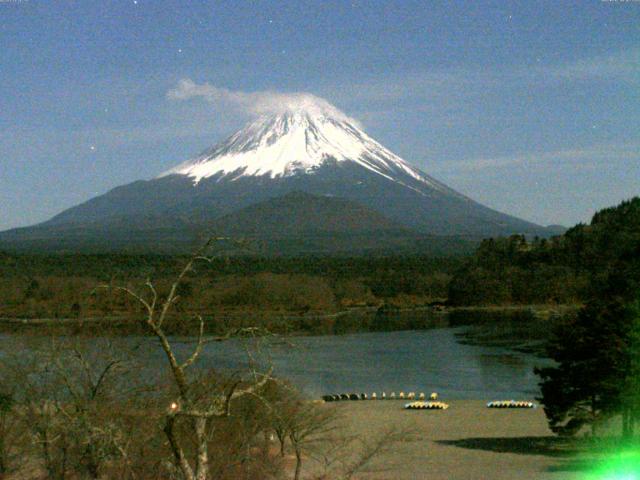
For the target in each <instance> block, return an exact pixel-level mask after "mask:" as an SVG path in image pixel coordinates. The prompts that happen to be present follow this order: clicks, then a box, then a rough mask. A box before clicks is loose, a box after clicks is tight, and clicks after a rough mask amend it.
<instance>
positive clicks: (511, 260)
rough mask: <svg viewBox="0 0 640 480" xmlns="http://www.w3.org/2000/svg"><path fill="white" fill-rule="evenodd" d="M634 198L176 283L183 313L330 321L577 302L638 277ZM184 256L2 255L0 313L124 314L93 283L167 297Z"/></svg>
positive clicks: (219, 269)
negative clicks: (440, 308)
mask: <svg viewBox="0 0 640 480" xmlns="http://www.w3.org/2000/svg"><path fill="white" fill-rule="evenodd" d="M638 259H640V198H634V199H632V200H629V201H626V202H623V203H621V204H620V205H618V206H616V207H612V208H607V209H604V210H602V211H600V212H598V213H596V214H595V215H594V217H593V219H592V222H591V224H589V225H584V224H580V225H577V226H575V227H573V228H571V229H570V230H568V231H567V232H566V233H565V234H564V235H561V236H557V237H554V238H551V239H540V238H535V239H529V240H528V239H526V238H525V237H523V236H519V235H516V236H512V237H509V238H498V239H489V240H484V241H483V242H482V243H481V244H480V245H479V247H478V248H477V250H476V252H475V253H474V254H473V255H471V256H467V257H461V256H452V257H448V258H446V257H429V256H417V255H414V256H397V257H369V258H367V257H352V258H345V257H311V256H305V257H298V258H293V257H271V258H270V257H255V256H231V257H228V258H224V257H220V258H215V259H214V260H213V261H212V262H210V263H200V264H199V265H198V267H197V269H196V271H195V272H193V273H192V274H191V275H189V277H188V278H187V279H186V281H185V282H184V283H183V284H182V285H181V286H180V295H181V300H180V304H179V307H178V308H180V309H182V310H183V311H184V312H200V313H203V314H214V313H215V314H220V313H223V314H224V313H225V312H227V311H233V312H234V313H238V312H246V313H250V314H253V313H256V312H261V313H265V312H275V313H283V312H286V313H295V314H301V313H311V314H313V313H316V312H317V313H331V312H336V311H341V310H345V309H348V308H350V307H380V306H390V307H415V306H423V305H427V304H429V303H432V302H444V301H448V302H449V304H451V305H470V306H474V305H518V304H521V305H527V304H581V303H583V302H584V301H585V300H586V299H588V298H589V297H590V295H591V293H592V292H593V290H594V289H596V290H598V289H600V288H601V283H602V281H604V280H603V279H607V284H608V285H610V284H611V282H612V278H613V279H615V277H616V275H617V276H618V277H619V278H620V284H624V285H626V284H627V283H628V282H627V283H625V282H626V280H625V279H628V278H630V277H632V278H640V276H638V275H637V273H638V270H639V269H640V267H639V266H638V262H639V260H638ZM186 260H187V257H184V256H175V255H144V254H66V255H63V254H50V255H46V254H41V255H38V254H26V253H24V254H16V253H2V252H0V317H27V318H68V317H91V316H115V315H128V314H132V313H136V312H137V310H136V309H137V308H138V307H137V306H136V305H135V304H134V302H132V301H131V300H130V299H127V298H126V297H125V296H124V295H114V294H106V292H104V291H98V292H93V293H92V291H94V289H95V287H96V286H98V285H128V286H130V287H134V288H138V289H140V288H143V287H144V283H145V281H146V279H148V278H149V279H152V280H153V281H154V282H155V284H156V285H157V286H159V288H160V289H161V291H162V289H163V288H164V289H167V288H168V286H169V285H170V283H171V281H173V280H174V279H175V276H176V275H177V274H178V272H179V271H180V269H181V268H182V266H183V265H184V263H185V261H186Z"/></svg>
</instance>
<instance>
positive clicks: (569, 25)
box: [0, 0, 640, 229]
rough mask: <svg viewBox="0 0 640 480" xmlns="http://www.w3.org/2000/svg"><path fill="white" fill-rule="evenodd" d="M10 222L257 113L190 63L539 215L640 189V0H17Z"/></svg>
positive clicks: (180, 152) (473, 192) (4, 124)
mask: <svg viewBox="0 0 640 480" xmlns="http://www.w3.org/2000/svg"><path fill="white" fill-rule="evenodd" d="M0 48H1V52H2V53H1V54H0V229H6V228H11V227H16V226H23V225H29V224H33V223H35V222H39V221H43V220H46V219H47V218H49V217H50V216H52V215H54V214H56V213H58V212H60V211H61V210H63V209H65V208H68V207H70V206H73V205H75V204H78V203H80V202H82V201H85V200H87V199H89V198H91V197H93V196H95V195H98V194H101V193H104V192H106V191H107V190H109V189H111V188H113V187H115V186H118V185H121V184H124V183H129V182H131V181H134V180H137V179H147V178H152V177H154V176H156V175H158V174H159V173H161V172H162V171H164V170H166V169H168V168H169V167H171V166H173V165H175V164H177V163H179V162H181V161H183V160H186V159H187V158H189V157H191V156H193V155H195V154H196V153H198V152H200V151H201V150H203V149H204V148H206V147H208V146H210V145H212V144H214V143H216V142H217V141H219V140H221V139H222V138H223V137H225V136H226V135H228V134H230V133H232V132H233V131H235V130H236V129H238V128H240V127H241V126H242V125H243V124H244V122H246V121H247V120H248V118H249V115H250V112H249V111H243V110H242V109H241V108H237V106H236V108H233V106H232V105H229V104H228V102H227V103H225V102H224V101H221V102H218V103H216V102H214V103H211V102H205V101H202V100H201V99H191V100H184V101H179V100H175V99H172V98H171V96H170V95H168V92H169V91H171V90H172V89H175V88H176V86H177V85H178V82H179V81H180V80H181V79H191V80H192V81H193V82H195V83H196V84H204V83H208V84H210V85H213V86H216V87H220V88H225V89H228V90H229V91H231V93H233V92H245V93H250V92H263V91H277V92H283V93H288V92H310V93H313V94H314V95H317V96H320V97H323V98H325V99H327V100H328V101H329V102H331V103H333V104H334V105H336V106H337V107H338V108H340V109H341V110H343V111H344V112H345V113H347V114H348V115H350V116H352V117H354V118H356V119H358V120H359V121H360V122H361V123H362V124H363V125H364V127H365V129H366V131H367V132H368V133H369V134H370V135H372V136H373V137H374V138H376V139H377V140H379V141H380V142H381V143H383V144H384V145H385V146H387V147H388V148H390V149H391V150H392V151H394V152H395V153H397V154H399V155H401V156H402V157H403V158H405V159H406V160H408V161H409V162H411V163H413V164H415V165H417V166H418V167H420V168H422V169H423V170H425V171H426V172H427V173H429V174H431V175H432V176H435V177H436V178H438V179H439V180H442V181H444V182H445V183H447V184H448V185H450V186H452V187H453V188H456V189H457V190H459V191H461V192H462V193H464V194H466V195H468V196H470V197H472V198H474V199H476V200H478V201H480V202H482V203H485V204H486V205H488V206H491V207H493V208H496V209H498V210H501V211H504V212H507V213H510V214H514V215H517V216H520V217H522V218H525V219H527V220H532V221H535V222H538V223H541V224H552V223H560V224H564V225H571V224H574V223H576V222H579V221H588V220H589V218H590V216H591V215H592V214H593V212H594V211H595V210H597V209H599V208H602V207H605V206H609V205H612V204H615V203H617V202H619V201H621V200H623V199H625V198H629V197H631V196H633V195H638V194H640V128H639V126H640V1H621V0H618V1H601V0H582V1H578V2H570V1H550V2H546V1H540V2H538V1H522V2H487V1H468V2H444V1H443V2H426V1H424V2H413V1H409V0H403V1H396V2H390V1H379V2H377V1H367V2H365V1H360V0H353V1H344V2H335V1H323V2H319V1H311V2H305V1H295V2H294V1H290V2H276V1H271V2H268V1H246V2H243V1H233V2H232V1H229V2H204V1H202V2H198V1H189V2H186V1H178V0H176V1H165V0H121V1H109V0H101V1H82V2H70V1H69V2H67V1H63V0H53V1H51V0H48V1H45V0H0Z"/></svg>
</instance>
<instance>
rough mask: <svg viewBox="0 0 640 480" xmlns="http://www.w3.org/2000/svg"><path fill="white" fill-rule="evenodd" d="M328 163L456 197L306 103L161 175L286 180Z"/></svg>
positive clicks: (336, 114) (335, 113) (340, 119)
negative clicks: (351, 165) (345, 164)
mask: <svg viewBox="0 0 640 480" xmlns="http://www.w3.org/2000/svg"><path fill="white" fill-rule="evenodd" d="M329 161H334V162H338V163H341V162H352V163H355V164H357V165H359V166H361V167H363V168H366V169H367V170H369V171H371V172H374V173H376V174H378V175H380V176H382V177H385V178H387V179H388V180H391V181H394V182H397V183H400V184H403V185H405V186H407V187H408V188H411V189H414V190H415V187H414V186H410V185H408V184H407V182H406V176H408V177H410V178H411V179H413V180H414V181H417V182H419V183H421V184H425V185H426V186H428V187H429V188H432V189H436V190H439V191H441V192H447V193H455V192H453V191H452V190H451V189H449V188H448V187H446V186H445V185H444V184H442V183H440V182H438V181H437V180H435V179H433V178H431V177H429V176H428V175H426V174H424V173H422V172H421V171H419V170H418V169H416V168H414V167H413V166H411V165H410V164H408V163H407V162H405V161H404V160H403V159H401V158H400V157H398V156H397V155H395V154H393V153H392V152H391V151H389V150H388V149H386V148H385V147H383V146H382V145H380V144H379V143H378V142H376V141H375V140H373V139H372V138H371V137H369V136H368V135H367V134H366V133H365V132H364V131H362V129H361V128H359V127H358V126H357V122H356V121H354V120H352V119H350V118H348V117H347V116H346V115H344V114H343V113H342V112H340V111H339V110H337V109H335V107H332V106H330V105H328V104H327V105H324V104H318V103H314V102H312V101H310V100H308V99H307V101H305V102H301V103H300V104H299V105H297V106H293V107H290V108H289V109H287V111H285V112H283V113H280V114H277V115H274V116H263V117H261V118H259V119H258V120H256V121H254V122H253V123H250V124H249V125H247V126H246V127H245V128H243V129H242V130H240V131H239V132H237V133H235V134H234V135H232V136H231V137H229V138H228V139H227V140H225V141H223V142H222V143H220V144H218V145H216V146H214V147H213V148H211V149H209V150H207V151H205V152H203V153H202V154H201V155H200V156H198V157H196V158H195V159H193V160H189V161H187V162H185V163H182V164H180V165H178V166H177V167H174V168H172V169H171V170H169V171H167V172H164V173H163V174H162V175H160V177H163V176H167V175H171V174H179V175H186V176H188V177H190V178H193V180H194V184H197V183H199V182H200V181H201V180H202V179H206V178H210V177H216V179H217V180H218V181H221V180H228V181H233V180H237V179H239V178H241V177H247V176H265V175H266V176H268V177H269V178H276V177H288V176H292V175H298V174H313V173H314V172H315V171H316V170H317V169H318V168H320V167H321V166H323V165H325V164H326V163H327V162H329ZM403 177H404V178H403Z"/></svg>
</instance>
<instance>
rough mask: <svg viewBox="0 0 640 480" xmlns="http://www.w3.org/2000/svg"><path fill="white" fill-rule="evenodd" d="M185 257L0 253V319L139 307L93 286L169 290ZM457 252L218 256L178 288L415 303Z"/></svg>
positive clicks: (240, 306) (194, 298)
mask: <svg viewBox="0 0 640 480" xmlns="http://www.w3.org/2000/svg"><path fill="white" fill-rule="evenodd" d="M186 260H187V259H186V257H181V256H163V255H118V254H104V255H97V254H96V255H82V254H80V255H77V254H74V255H71V254H69V255H35V254H8V253H0V317H26V318H69V317H92V316H114V315H128V314H133V313H137V310H138V308H139V307H138V306H137V305H135V303H134V302H132V301H131V300H130V299H128V298H126V296H124V295H118V294H114V293H113V292H112V293H108V292H106V291H103V290H97V291H94V289H95V288H96V287H97V286H98V285H114V286H115V285H128V286H130V287H132V288H136V289H143V288H144V283H145V281H146V279H147V278H149V279H152V280H153V281H154V282H155V284H156V285H157V286H158V287H159V288H160V290H161V293H162V290H163V289H165V290H166V289H167V288H168V287H169V285H170V283H171V282H172V281H173V280H174V279H175V276H176V275H177V274H178V272H179V270H180V269H181V268H182V267H183V266H184V263H185V261H186ZM462 263H463V259H462V258H458V257H452V258H430V257H420V256H412V257H380V258H362V257H357V258H324V257H323V258H314V257H302V258H256V257H231V258H216V259H214V260H213V261H212V262H211V263H206V262H203V263H200V264H198V266H197V268H196V270H195V271H194V272H193V273H192V274H190V275H189V277H188V278H187V279H186V281H185V282H184V283H183V284H182V285H181V286H180V296H181V300H180V302H179V306H178V308H180V309H182V310H183V311H188V312H202V313H206V314H208V313H224V312H225V311H226V310H230V311H234V312H238V311H246V312H247V313H252V312H256V311H258V310H260V311H261V312H265V311H266V312H268V311H272V312H290V313H291V312H293V313H313V312H323V313H327V312H335V311H339V310H343V309H345V308H349V307H364V306H376V307H377V306H381V305H390V306H416V305H424V304H427V303H429V302H433V301H443V300H445V299H446V295H447V289H448V285H449V280H450V279H451V275H452V273H453V272H454V271H455V270H457V269H459V268H460V266H461V265H462Z"/></svg>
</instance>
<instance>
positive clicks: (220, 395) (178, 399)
mask: <svg viewBox="0 0 640 480" xmlns="http://www.w3.org/2000/svg"><path fill="white" fill-rule="evenodd" d="M222 240H229V239H227V238H221V237H214V238H211V239H210V240H209V241H208V242H207V243H206V244H205V245H204V246H203V247H202V248H200V249H199V250H198V251H197V252H196V253H195V254H194V255H193V256H192V257H191V258H189V260H188V261H187V262H186V265H185V266H184V268H183V269H182V270H181V271H180V273H179V274H178V276H177V278H176V280H175V281H174V282H173V283H172V284H171V287H170V289H169V293H168V294H167V295H166V296H165V297H164V298H161V296H160V295H159V294H158V292H157V290H156V288H155V286H154V285H153V283H152V282H151V281H150V280H147V282H146V288H147V293H140V292H137V291H134V290H133V289H131V288H129V287H124V286H119V287H115V289H116V290H118V291H121V292H124V293H125V294H126V295H128V296H130V297H132V298H133V299H135V300H136V301H137V302H138V303H139V304H140V305H141V306H142V307H143V308H144V311H145V315H144V317H143V319H142V320H141V322H142V323H143V325H144V326H145V327H146V329H147V330H148V331H149V332H150V333H152V334H153V335H154V336H155V337H156V338H157V339H158V340H159V342H160V346H161V348H162V350H163V352H164V354H165V358H166V361H167V363H168V365H169V369H170V372H171V378H172V382H173V385H174V387H175V389H176V396H175V398H174V399H173V400H172V401H171V402H170V403H169V405H168V406H167V408H166V411H165V413H164V428H163V431H164V433H165V435H166V437H167V440H168V441H169V447H170V449H171V453H172V455H173V457H174V462H175V465H176V467H177V469H178V470H179V471H180V473H181V475H182V477H183V478H184V480H208V479H209V478H210V465H209V450H208V433H207V431H208V427H209V425H210V423H211V420H212V419H214V418H220V417H227V416H229V415H230V412H231V404H232V402H233V401H234V400H236V399H238V398H240V397H243V396H247V395H257V394H258V392H259V391H260V389H261V388H262V387H263V386H264V385H265V384H266V383H267V381H269V379H270V378H271V373H272V369H271V368H270V369H268V370H267V371H266V372H258V370H257V369H255V368H254V369H252V372H251V376H250V378H248V379H236V380H235V381H233V382H231V383H230V384H229V385H225V386H224V388H222V389H210V390H208V391H206V392H205V393H204V394H203V392H202V388H200V387H201V384H199V383H198V382H197V381H196V380H195V379H194V377H196V375H193V374H191V375H190V372H191V367H193V366H194V364H195V363H196V362H197V361H198V358H199V356H200V354H201V352H202V350H203V348H204V345H205V344H206V343H207V342H209V341H212V340H221V339H223V338H230V337H231V336H234V335H245V334H249V335H254V334H255V332H256V329H255V328H250V329H238V330H236V331H230V332H228V333H227V335H226V336H225V337H223V338H215V339H212V338H205V334H204V331H205V324H204V320H203V318H202V317H201V316H200V315H196V317H195V318H196V320H197V321H198V324H199V329H198V336H197V341H196V344H195V347H194V348H193V350H192V352H191V354H190V355H189V356H188V357H187V358H184V359H179V358H178V356H177V355H176V352H175V349H174V347H173V345H172V344H171V341H170V339H169V337H168V335H167V333H166V330H165V326H166V322H167V318H168V316H169V313H170V311H171V309H172V307H174V305H175V304H176V302H177V301H178V300H179V296H178V294H177V291H178V289H179V287H180V285H181V284H182V283H183V281H184V280H185V278H186V276H187V275H188V274H189V273H190V272H191V271H192V270H193V267H194V264H195V263H196V262H200V261H203V262H210V261H211V257H207V256H205V255H206V253H207V251H208V250H209V248H210V247H211V246H212V245H213V244H214V243H215V242H218V241H222ZM106 288H112V287H106ZM179 422H180V423H181V425H179ZM182 430H186V431H187V432H188V433H189V435H188V436H189V437H190V438H191V439H192V440H193V442H194V443H195V454H194V455H193V457H194V458H191V459H190V458H189V456H190V455H189V449H188V448H187V446H188V441H185V440H184V439H183V437H182V436H181V435H180V431H182Z"/></svg>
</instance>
